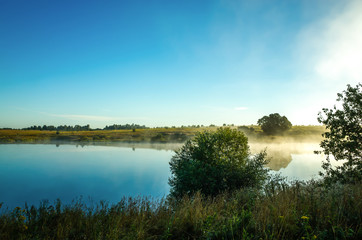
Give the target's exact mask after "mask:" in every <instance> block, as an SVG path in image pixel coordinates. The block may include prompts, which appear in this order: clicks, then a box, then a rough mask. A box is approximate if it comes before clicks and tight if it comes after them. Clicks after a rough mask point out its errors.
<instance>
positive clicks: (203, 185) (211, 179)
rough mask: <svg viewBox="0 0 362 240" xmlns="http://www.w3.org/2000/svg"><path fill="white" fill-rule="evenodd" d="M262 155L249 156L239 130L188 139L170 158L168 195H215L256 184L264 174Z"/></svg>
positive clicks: (209, 133) (226, 129)
mask: <svg viewBox="0 0 362 240" xmlns="http://www.w3.org/2000/svg"><path fill="white" fill-rule="evenodd" d="M266 163H267V161H266V154H265V152H262V153H260V154H258V155H256V156H251V154H250V152H249V146H248V139H247V137H246V136H245V135H244V134H243V133H242V132H240V131H237V130H232V129H230V128H219V129H218V130H217V131H216V132H208V131H204V132H200V133H198V134H197V135H196V136H195V138H193V139H191V140H188V141H187V142H186V143H185V145H184V146H183V147H182V148H181V149H180V150H178V151H176V154H175V155H174V156H173V157H172V159H171V161H170V168H171V174H172V176H171V178H170V179H169V184H170V186H171V193H170V194H171V196H172V197H176V198H182V197H183V196H184V195H185V194H187V195H193V194H194V193H196V192H197V191H200V192H201V194H203V195H205V196H216V195H217V194H219V193H222V192H224V191H233V190H235V189H240V188H243V187H257V186H260V185H261V184H262V183H263V181H264V180H265V179H266V177H267V173H268V170H267V169H266V168H264V164H266Z"/></svg>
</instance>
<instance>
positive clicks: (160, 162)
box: [0, 142, 324, 207]
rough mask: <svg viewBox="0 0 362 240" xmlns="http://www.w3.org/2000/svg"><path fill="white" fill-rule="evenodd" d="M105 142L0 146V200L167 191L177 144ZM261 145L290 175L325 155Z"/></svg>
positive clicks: (255, 148)
mask: <svg viewBox="0 0 362 240" xmlns="http://www.w3.org/2000/svg"><path fill="white" fill-rule="evenodd" d="M105 145H107V146H94V145H85V146H81V145H70V144H65V145H60V144H47V145H42V144H17V145H15V144H6V145H5V144H2V145H0V202H4V203H5V205H6V206H9V207H15V206H23V205H24V203H25V202H27V203H28V204H35V205H37V204H39V202H40V201H41V200H44V199H48V200H49V201H50V202H53V201H54V200H56V199H57V198H60V199H61V200H62V202H64V203H70V202H71V201H72V200H74V199H76V198H79V197H80V196H82V197H83V199H84V200H87V201H88V202H89V200H88V199H89V198H90V199H91V200H92V201H94V202H98V201H100V200H106V201H109V202H110V203H116V202H118V201H119V200H120V199H121V198H122V197H123V196H139V195H142V196H151V197H155V198H159V197H163V196H166V195H167V194H168V192H169V186H168V178H169V176H170V171H169V160H170V159H171V157H172V155H173V154H174V150H176V149H178V148H180V147H181V146H182V144H162V143H155V144H153V143H126V144H123V143H106V144H105ZM249 145H250V150H251V152H252V153H253V154H255V153H258V152H260V151H262V150H264V149H265V148H266V150H267V154H268V157H269V158H270V163H269V164H268V165H267V166H268V167H269V168H270V169H271V170H274V171H278V172H279V173H280V174H281V175H282V176H287V177H288V178H289V179H300V180H308V179H310V178H312V177H316V176H317V174H318V171H320V170H322V169H321V162H322V160H323V159H324V157H323V156H321V155H315V154H314V153H313V151H315V150H319V144H318V143H316V142H312V143H307V142H302V143H296V142H290V143H254V142H251V143H250V144H249Z"/></svg>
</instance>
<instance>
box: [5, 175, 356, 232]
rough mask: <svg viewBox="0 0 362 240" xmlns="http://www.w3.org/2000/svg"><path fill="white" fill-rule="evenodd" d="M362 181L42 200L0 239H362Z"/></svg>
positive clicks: (12, 217) (13, 214)
mask: <svg viewBox="0 0 362 240" xmlns="http://www.w3.org/2000/svg"><path fill="white" fill-rule="evenodd" d="M361 186H362V185H361V184H355V185H334V186H333V187H330V188H326V187H323V186H322V185H320V184H319V183H317V182H313V181H311V182H308V183H304V182H294V183H291V184H288V183H286V182H284V181H283V180H280V179H277V180H270V181H269V183H268V184H267V185H266V186H265V187H264V188H263V189H261V190H256V189H241V190H238V191H235V192H233V193H231V194H226V193H225V194H221V195H218V196H217V197H215V198H204V197H202V196H201V195H200V194H196V195H194V196H193V197H184V198H183V199H182V200H180V201H175V200H172V199H168V200H165V199H161V200H153V199H148V198H141V197H136V198H123V199H121V201H120V202H119V203H118V204H115V205H108V204H107V203H105V202H100V203H98V204H97V205H96V206H89V205H86V204H84V203H83V202H82V201H76V202H74V203H73V204H70V205H62V204H61V202H60V201H56V202H55V203H54V204H49V203H48V202H43V203H42V204H40V206H39V207H34V206H31V207H25V209H21V208H15V209H14V210H4V209H3V211H2V212H3V213H2V214H1V215H0V239H361V237H362V226H361V222H362V202H361V199H362V188H361Z"/></svg>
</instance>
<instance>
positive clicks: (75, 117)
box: [48, 114, 119, 122]
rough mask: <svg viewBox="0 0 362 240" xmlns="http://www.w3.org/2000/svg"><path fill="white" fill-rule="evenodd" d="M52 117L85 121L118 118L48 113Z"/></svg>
mask: <svg viewBox="0 0 362 240" xmlns="http://www.w3.org/2000/svg"><path fill="white" fill-rule="evenodd" d="M48 115H50V116H53V117H61V118H67V119H70V120H86V121H98V122H101V121H115V120H119V118H114V117H107V116H93V115H72V114H48Z"/></svg>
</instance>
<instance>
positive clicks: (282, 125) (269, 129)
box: [258, 113, 292, 135]
mask: <svg viewBox="0 0 362 240" xmlns="http://www.w3.org/2000/svg"><path fill="white" fill-rule="evenodd" d="M258 125H259V126H261V129H262V130H263V132H264V133H266V134H268V135H272V134H278V133H283V132H285V131H287V130H289V129H290V128H291V127H292V123H291V122H290V121H289V120H288V118H286V117H285V116H283V117H282V116H280V115H279V113H272V114H269V116H264V117H262V118H260V119H259V120H258Z"/></svg>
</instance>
